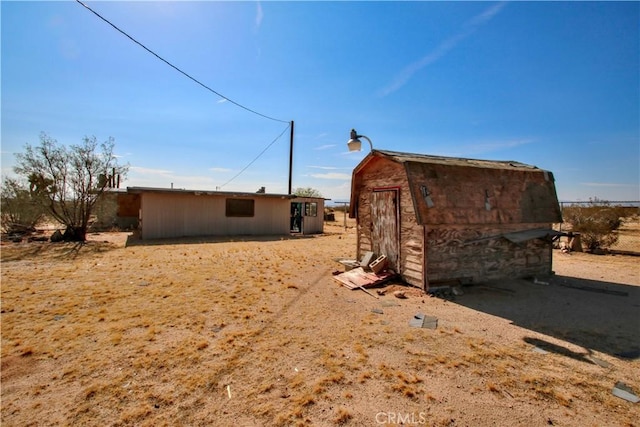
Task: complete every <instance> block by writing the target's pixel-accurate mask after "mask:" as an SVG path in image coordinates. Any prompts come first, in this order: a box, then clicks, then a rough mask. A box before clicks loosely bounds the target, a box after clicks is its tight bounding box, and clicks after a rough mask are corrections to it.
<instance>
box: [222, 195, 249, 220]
mask: <svg viewBox="0 0 640 427" xmlns="http://www.w3.org/2000/svg"><path fill="white" fill-rule="evenodd" d="M226 214H227V216H240V217H251V216H254V200H253V199H227V211H226Z"/></svg>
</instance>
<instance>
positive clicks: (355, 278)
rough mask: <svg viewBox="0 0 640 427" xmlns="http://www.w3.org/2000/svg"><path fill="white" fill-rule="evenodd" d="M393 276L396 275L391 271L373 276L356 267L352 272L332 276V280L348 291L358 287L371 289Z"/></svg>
mask: <svg viewBox="0 0 640 427" xmlns="http://www.w3.org/2000/svg"><path fill="white" fill-rule="evenodd" d="M395 275H396V274H395V273H394V272H393V271H391V270H387V271H384V272H382V273H379V274H374V273H369V272H366V271H364V269H363V268H362V267H358V268H354V269H353V270H349V271H345V272H344V273H340V274H338V275H337V276H333V278H334V279H335V280H337V281H338V282H340V283H342V284H343V285H344V286H345V287H347V288H349V289H356V288H360V287H373V286H376V285H380V284H382V283H384V282H386V281H388V280H390V279H392V278H393V277H395Z"/></svg>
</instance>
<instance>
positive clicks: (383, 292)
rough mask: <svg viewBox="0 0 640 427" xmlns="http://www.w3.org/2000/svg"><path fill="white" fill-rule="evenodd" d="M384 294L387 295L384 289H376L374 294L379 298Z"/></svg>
mask: <svg viewBox="0 0 640 427" xmlns="http://www.w3.org/2000/svg"><path fill="white" fill-rule="evenodd" d="M386 293H387V290H386V289H378V290H376V294H378V295H380V296H383V295H384V294H386Z"/></svg>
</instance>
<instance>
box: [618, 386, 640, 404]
mask: <svg viewBox="0 0 640 427" xmlns="http://www.w3.org/2000/svg"><path fill="white" fill-rule="evenodd" d="M611 393H613V395H614V396H616V397H619V398H620V399H624V400H626V401H629V402H631V403H638V402H640V397H638V396H636V395H635V393H634V392H633V390H632V389H631V387H629V386H628V385H626V384H625V383H623V382H622V381H618V382H617V383H616V385H615V387H613V390H612V391H611Z"/></svg>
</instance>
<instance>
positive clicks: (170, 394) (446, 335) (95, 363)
mask: <svg viewBox="0 0 640 427" xmlns="http://www.w3.org/2000/svg"><path fill="white" fill-rule="evenodd" d="M338 219H339V220H338V221H337V222H336V223H328V224H327V225H326V227H325V231H326V233H325V234H324V235H321V236H315V237H307V238H290V239H289V238H286V239H284V238H273V239H268V238H264V239H260V240H250V239H236V240H235V241H228V240H222V239H218V240H215V239H189V240H177V241H163V242H152V243H145V244H142V242H139V241H137V240H136V239H135V238H133V237H132V236H130V235H128V234H126V233H102V234H94V235H91V236H90V242H89V243H88V244H86V245H82V246H79V245H73V244H51V243H37V242H33V243H18V244H16V243H3V244H2V247H1V257H2V265H1V279H2V299H1V312H2V314H1V332H2V341H1V342H2V371H1V381H2V383H1V397H2V412H1V422H2V425H3V426H18V425H19V426H25V425H38V426H39V425H95V426H107V425H108V426H124V425H137V426H138V425H139V426H161V425H172V426H173V425H215V426H231V425H234V426H273V425H281V426H289V425H317V426H332V425H349V426H376V425H381V426H382V425H429V426H431V425H436V426H496V425H497V426H513V425H527V426H534V425H535V426H538V425H559V426H577V425H579V426H605V425H606V426H632V425H640V423H639V422H638V420H639V419H640V417H639V414H640V410H639V409H640V406H639V405H640V404H634V403H631V402H629V401H626V400H623V399H621V398H619V397H616V396H614V395H613V394H612V390H613V388H614V386H615V385H616V383H617V382H623V383H625V384H626V385H628V386H629V387H630V388H631V389H632V391H634V392H635V393H636V394H637V395H640V320H639V316H638V313H640V263H639V262H638V261H639V258H638V257H632V256H611V255H607V256H597V255H589V254H581V253H573V254H570V255H569V254H563V253H561V252H560V251H554V266H553V268H554V271H555V273H556V275H555V276H553V277H551V278H540V279H539V280H536V281H535V282H534V281H526V280H506V281H500V282H491V283H483V284H477V285H474V286H469V287H464V288H463V291H464V295H461V296H456V297H455V299H441V298H435V297H430V296H428V295H424V294H423V293H422V292H421V291H420V290H417V289H415V288H404V287H402V285H401V284H399V283H391V284H389V285H388V286H387V287H386V288H381V289H379V290H381V291H386V293H385V294H384V295H377V294H375V295H376V296H375V297H374V296H371V295H368V294H366V293H365V292H363V291H361V290H349V289H346V288H345V287H342V286H340V285H339V283H338V282H336V281H335V280H334V279H333V276H332V273H333V272H335V271H337V270H340V271H341V270H342V266H341V265H340V264H338V263H337V262H336V261H335V259H339V258H352V257H353V256H354V252H355V247H356V240H355V230H354V229H353V228H347V229H346V230H345V229H344V228H343V227H342V221H341V220H340V218H338ZM350 225H352V224H350ZM397 289H405V290H406V294H407V297H408V298H406V299H398V298H396V297H394V296H393V292H392V291H393V290H397ZM419 313H420V314H425V315H427V316H433V317H435V318H437V327H436V328H435V329H429V328H417V327H411V326H410V325H409V322H410V321H411V320H412V319H413V318H414V316H415V315H416V314H419Z"/></svg>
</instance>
